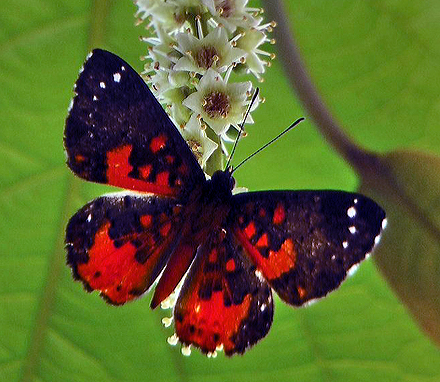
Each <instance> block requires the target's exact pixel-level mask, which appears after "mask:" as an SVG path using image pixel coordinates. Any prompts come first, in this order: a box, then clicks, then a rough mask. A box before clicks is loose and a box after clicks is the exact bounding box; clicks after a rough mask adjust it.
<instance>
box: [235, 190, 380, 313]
mask: <svg viewBox="0 0 440 382" xmlns="http://www.w3.org/2000/svg"><path fill="white" fill-rule="evenodd" d="M229 219H230V224H231V225H232V226H233V227H234V229H233V232H234V234H235V236H236V237H237V238H238V240H239V242H240V243H241V244H242V245H243V247H244V249H245V251H246V253H247V255H248V256H249V257H250V258H251V260H252V261H253V262H254V264H255V265H256V267H257V269H258V270H259V271H260V272H261V273H262V274H263V276H264V278H265V279H266V280H267V281H268V283H269V284H270V285H271V287H272V288H274V290H275V291H276V292H277V293H278V295H279V296H280V297H281V298H282V299H283V300H284V301H285V302H287V303H289V304H292V305H297V306H299V305H302V304H304V303H305V302H307V301H309V300H312V299H315V298H319V297H323V296H325V295H326V294H327V293H329V292H330V291H332V290H333V289H335V288H337V287H338V286H339V285H340V283H341V282H342V281H343V280H344V278H345V277H346V276H347V273H348V272H349V270H350V269H352V267H353V266H354V265H356V264H357V263H359V262H360V261H362V260H363V259H365V257H366V255H367V254H368V253H369V252H371V250H372V248H373V246H374V245H375V243H376V242H377V241H378V238H379V235H380V232H381V230H382V225H383V223H384V219H385V213H384V211H383V210H382V209H381V208H380V207H379V206H378V205H377V204H376V203H375V202H374V201H372V200H371V199H369V198H367V197H365V196H363V195H359V194H353V193H347V192H342V191H266V192H251V193H243V194H238V195H235V196H233V198H232V208H231V214H230V217H229Z"/></svg>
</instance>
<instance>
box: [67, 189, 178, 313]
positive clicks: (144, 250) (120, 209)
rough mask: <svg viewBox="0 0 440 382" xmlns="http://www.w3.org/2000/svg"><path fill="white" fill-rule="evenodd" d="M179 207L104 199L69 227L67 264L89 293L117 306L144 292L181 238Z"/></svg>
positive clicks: (163, 202)
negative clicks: (97, 292) (93, 291)
mask: <svg viewBox="0 0 440 382" xmlns="http://www.w3.org/2000/svg"><path fill="white" fill-rule="evenodd" d="M179 219H180V207H177V206H173V205H172V204H170V203H169V201H167V200H162V199H158V198H147V197H145V198H142V197H134V196H129V195H126V196H123V197H116V196H115V197H102V198H98V199H96V200H94V201H92V202H91V203H89V204H87V205H86V206H84V207H83V208H82V209H81V210H80V211H78V212H77V213H76V214H75V215H74V216H73V217H72V219H71V220H70V222H69V224H68V226H67V234H66V243H67V249H68V263H69V265H70V266H71V267H72V270H73V273H74V276H75V277H76V278H78V279H80V280H82V281H83V283H84V285H85V286H86V288H87V289H88V290H90V291H91V290H99V291H100V292H101V295H102V296H103V297H104V298H105V299H106V300H107V301H109V302H110V303H112V304H115V305H120V304H124V303H125V302H127V301H130V300H132V299H134V298H136V297H138V296H140V295H141V294H142V293H144V292H145V291H146V290H147V289H148V288H149V287H150V286H151V284H152V283H153V282H154V280H155V279H156V278H157V276H158V275H159V273H160V272H161V271H162V269H163V267H164V266H165V263H166V262H167V260H168V258H169V256H170V253H171V252H172V250H173V249H174V247H175V245H176V242H177V241H178V238H179V227H180V221H179Z"/></svg>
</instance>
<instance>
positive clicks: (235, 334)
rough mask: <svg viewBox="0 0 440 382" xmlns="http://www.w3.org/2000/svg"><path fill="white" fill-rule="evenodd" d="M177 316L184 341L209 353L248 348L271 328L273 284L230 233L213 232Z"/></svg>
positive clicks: (189, 277) (187, 283) (192, 272)
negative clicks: (259, 272) (267, 280)
mask: <svg viewBox="0 0 440 382" xmlns="http://www.w3.org/2000/svg"><path fill="white" fill-rule="evenodd" d="M174 318H175V323H176V324H175V325H176V334H177V336H178V337H179V340H180V341H181V342H182V343H184V344H186V345H194V346H196V347H198V348H200V349H201V350H202V351H203V352H204V353H209V352H214V351H215V350H216V349H217V348H219V347H220V348H223V349H224V351H225V353H226V354H227V355H232V354H234V353H243V352H244V351H245V350H246V348H248V347H249V346H251V345H253V344H254V343H256V342H257V341H258V340H260V339H261V338H263V337H264V336H265V335H266V334H267V332H268V331H269V329H270V326H271V324H272V318H273V300H272V294H271V290H270V288H269V286H268V285H267V283H266V282H265V281H264V280H263V279H261V278H258V277H257V276H256V274H255V266H253V265H252V263H251V262H250V261H249V259H248V258H247V256H246V255H245V254H244V253H243V249H242V247H241V246H240V245H239V244H237V243H235V242H234V239H233V238H232V237H231V236H225V234H224V231H221V232H219V233H217V234H215V233H213V234H212V235H211V236H210V239H208V240H207V242H206V243H204V244H202V246H201V248H200V249H199V252H198V253H197V256H196V259H195V260H194V262H193V264H192V265H191V268H190V271H189V273H188V275H187V277H186V279H185V282H184V285H183V287H182V290H181V291H180V294H179V298H178V300H177V303H176V307H175V311H174Z"/></svg>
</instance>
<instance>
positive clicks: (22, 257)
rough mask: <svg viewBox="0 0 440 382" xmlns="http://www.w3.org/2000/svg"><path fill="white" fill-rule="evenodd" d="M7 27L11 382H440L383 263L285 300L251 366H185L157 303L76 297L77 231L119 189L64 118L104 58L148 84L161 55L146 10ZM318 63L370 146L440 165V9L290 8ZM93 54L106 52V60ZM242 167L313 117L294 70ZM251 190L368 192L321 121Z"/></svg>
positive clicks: (224, 362)
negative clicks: (85, 75)
mask: <svg viewBox="0 0 440 382" xmlns="http://www.w3.org/2000/svg"><path fill="white" fill-rule="evenodd" d="M2 5H3V7H2V11H1V12H0V381H7V382H9V381H23V382H24V381H25V382H28V381H36V382H37V381H38V382H39V381H78V382H83V381H103V382H104V381H105V382H106V381H112V382H115V381H182V382H186V381H194V382H196V381H209V382H210V381H212V382H214V381H219V382H220V381H222V382H224V381H252V382H257V381H267V380H271V381H273V382H274V381H326V382H327V381H335V382H338V381H414V382H416V381H417V382H418V381H420V382H421V381H423V382H428V381H429V382H434V381H439V380H440V352H439V350H438V348H436V347H435V346H434V345H433V343H432V342H431V341H430V340H429V339H428V337H426V336H425V335H424V334H423V333H422V331H421V330H420V329H419V327H418V326H417V324H416V323H415V322H414V321H413V319H412V318H411V316H410V315H409V314H408V313H407V309H406V307H405V305H404V304H402V303H401V302H399V300H398V298H397V297H396V296H395V294H394V292H393V291H392V290H391V289H390V287H389V286H388V284H387V283H386V282H385V281H384V279H383V277H382V276H381V273H380V272H379V271H378V270H377V268H376V266H375V264H374V262H373V261H372V260H371V259H370V260H368V261H366V262H365V263H363V265H362V266H361V267H360V268H359V270H358V272H357V273H356V274H355V275H354V276H353V277H351V278H349V279H348V280H347V281H346V282H345V283H344V284H343V285H342V287H341V288H340V289H338V290H337V291H336V292H334V293H332V294H331V295H330V296H329V297H328V298H325V299H323V300H322V301H319V302H318V303H316V304H314V305H312V306H310V307H307V308H302V309H293V308H291V307H288V306H286V305H284V304H283V303H281V302H280V301H279V300H278V299H277V301H276V307H275V317H274V323H273V326H272V329H271V331H270V333H269V335H268V336H267V337H266V338H265V339H264V340H262V341H261V343H259V344H257V345H256V346H255V347H254V348H252V349H250V350H249V351H248V352H247V353H246V354H245V355H244V356H243V357H239V356H238V357H234V358H232V359H226V358H225V357H224V356H223V354H220V355H219V356H218V357H217V358H216V359H214V360H213V359H207V358H205V357H204V356H202V355H201V354H199V352H198V351H196V350H194V351H193V352H192V354H191V356H190V357H183V356H182V355H181V354H180V350H179V349H178V347H171V346H170V345H168V344H167V342H166V338H167V337H168V336H170V335H171V334H172V329H171V328H169V329H165V328H163V326H162V325H161V318H162V317H164V316H170V314H171V313H170V312H169V311H161V310H160V309H158V310H156V311H151V310H150V309H149V299H150V297H149V296H145V297H144V298H142V299H139V300H138V301H136V302H133V303H131V304H128V305H126V306H123V307H110V306H108V305H106V304H105V303H104V302H103V301H102V300H101V299H100V298H99V297H98V296H97V295H96V294H86V293H85V292H84V291H83V289H82V286H81V284H79V283H76V282H73V281H72V278H71V275H70V270H69V269H68V267H67V266H65V265H64V263H65V254H64V249H63V246H64V244H63V240H64V227H65V224H66V222H67V220H68V218H69V217H70V216H71V215H72V214H73V213H74V212H75V211H76V210H77V209H78V208H79V207H81V206H82V205H83V204H84V203H85V202H87V201H88V200H90V199H92V198H94V197H96V196H99V195H101V194H102V193H104V192H108V191H109V188H108V187H104V186H97V185H93V184H89V183H86V182H84V181H81V180H79V179H76V178H74V176H73V175H72V174H71V173H70V172H69V170H68V169H67V167H66V166H65V154H64V151H63V144H62V139H63V129H64V120H65V118H66V115H67V106H68V105H69V102H70V99H71V98H72V95H73V93H72V87H73V84H74V82H75V80H76V78H77V75H78V70H79V68H80V67H81V65H82V63H83V61H84V59H85V56H86V55H87V53H88V51H89V50H90V48H91V47H95V44H96V45H99V47H101V48H106V49H108V50H111V51H113V52H115V53H116V54H118V55H120V56H121V57H123V58H124V59H125V60H126V61H128V62H129V63H130V64H131V65H132V66H133V67H134V68H136V69H137V70H138V71H141V70H142V63H141V61H140V60H139V57H140V56H141V55H145V52H146V45H145V44H143V43H141V42H140V41H139V36H140V35H144V34H145V30H144V29H143V27H137V28H136V27H134V18H133V14H134V13H135V10H136V9H135V7H134V5H133V4H132V3H131V2H130V1H122V0H113V1H99V0H97V1H76V2H73V1H55V0H41V1H38V0H31V1H28V0H26V1H25V0H15V1H13V2H6V1H3V2H2ZM287 8H288V14H289V18H290V20H291V21H292V26H293V28H294V31H295V34H296V37H297V40H298V43H299V47H300V49H301V52H302V54H303V58H304V61H305V62H306V65H307V67H308V68H309V70H310V73H311V76H312V78H313V80H314V81H315V82H316V84H317V86H318V88H319V89H320V92H321V94H322V95H323V97H324V99H325V100H326V102H327V103H328V106H329V108H330V109H331V110H332V111H333V112H334V115H336V116H337V118H338V119H339V120H340V121H342V122H343V125H344V126H345V127H346V128H347V132H348V134H350V135H351V136H352V137H353V139H354V140H355V141H356V142H358V143H359V144H361V145H362V146H364V147H366V148H368V149H371V150H375V151H378V152H387V151H391V150H395V149H400V148H412V149H421V150H425V151H428V152H430V153H434V154H439V153H440V138H439V134H438V132H439V128H438V120H439V117H440V102H439V84H440V71H439V66H438V62H439V53H440V22H439V20H440V3H439V2H438V1H434V0H431V1H429V0H422V1H419V2H414V1H406V0H400V1H396V0H382V1H381V0H377V1H375V0H336V1H331V2H330V1H325V2H324V1H317V0H296V1H292V2H289V4H288V7H287ZM92 45H93V46H92ZM264 77H265V82H264V83H262V84H261V85H259V86H260V87H261V94H262V96H264V97H265V98H266V102H265V103H264V104H262V105H261V106H260V107H259V108H258V110H257V111H256V112H255V113H254V114H253V117H254V119H255V121H256V123H255V124H254V125H253V126H250V127H248V132H249V136H248V137H247V138H246V139H244V140H243V141H242V143H240V145H239V148H238V152H237V156H236V158H235V161H236V163H238V161H239V160H240V159H242V158H244V157H246V156H247V155H249V154H250V153H251V152H253V151H254V150H255V149H256V148H258V147H260V146H261V145H262V144H264V143H265V142H267V141H268V140H269V139H270V138H272V137H273V136H274V135H276V134H277V133H278V132H280V131H281V130H282V129H283V128H284V127H286V126H288V125H289V124H290V123H291V122H293V121H294V120H295V119H296V118H298V117H300V116H303V115H304V114H305V113H304V111H303V110H302V109H301V106H300V104H299V102H298V101H297V99H296V97H295V95H294V93H293V92H292V90H291V89H290V87H289V84H288V81H287V80H286V78H285V77H284V75H283V72H282V70H281V65H280V63H279V62H278V61H277V60H275V61H274V62H273V65H272V68H270V69H269V70H268V71H267V73H266V75H265V76H264ZM236 179H237V182H238V184H239V185H240V186H245V187H247V188H249V189H250V190H260V189H306V188H337V189H344V190H355V189H356V187H357V185H358V179H357V178H356V176H355V174H354V173H353V172H352V171H351V169H350V167H349V166H348V165H347V164H346V163H344V161H343V160H342V159H341V158H340V157H338V156H337V155H336V154H335V153H334V152H333V151H332V149H331V148H330V147H329V146H328V145H327V144H326V142H325V141H324V140H323V139H322V138H321V136H320V135H319V134H318V133H317V132H316V130H315V128H314V126H313V124H312V122H311V121H310V120H307V121H306V122H304V123H303V124H301V127H299V128H297V129H295V130H294V131H292V132H290V133H289V134H288V136H286V137H284V138H283V139H281V140H279V141H278V142H277V143H276V144H274V145H272V146H271V147H270V148H268V149H266V150H265V151H264V152H263V153H261V154H260V155H259V156H257V157H256V158H254V159H252V160H251V161H249V162H248V163H247V164H246V165H245V166H243V167H242V168H241V169H240V170H239V171H237V173H236Z"/></svg>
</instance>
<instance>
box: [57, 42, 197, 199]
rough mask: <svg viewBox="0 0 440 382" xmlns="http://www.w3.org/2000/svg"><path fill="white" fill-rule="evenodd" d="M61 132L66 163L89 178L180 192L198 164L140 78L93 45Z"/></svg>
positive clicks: (189, 187) (167, 192)
mask: <svg viewBox="0 0 440 382" xmlns="http://www.w3.org/2000/svg"><path fill="white" fill-rule="evenodd" d="M75 92H76V96H75V97H74V99H73V103H72V106H71V108H70V111H69V115H68V117H67V120H66V128H65V132H64V145H65V148H66V151H67V155H68V160H67V164H68V166H69V167H70V168H71V170H72V171H73V172H74V173H75V174H76V175H78V176H80V177H82V178H84V179H86V180H89V181H93V182H98V183H108V184H111V185H114V186H118V187H122V188H126V189H133V190H137V191H145V192H151V193H156V194H160V195H165V196H175V197H179V196H182V195H183V194H186V193H187V192H188V190H192V188H193V186H194V185H195V184H198V183H200V182H203V181H205V177H204V174H203V171H202V169H201V168H200V166H199V164H198V162H197V160H196V158H195V157H194V155H193V154H192V152H191V151H190V149H189V148H188V145H187V144H186V143H185V141H184V140H183V138H182V137H181V135H180V133H179V132H178V130H177V129H176V128H175V126H174V125H173V123H172V122H171V120H170V119H169V117H168V116H167V114H166V113H165V111H164V110H163V108H162V107H161V106H160V104H159V103H158V102H157V100H156V99H155V97H154V96H153V94H152V93H151V92H150V90H149V89H148V86H147V85H146V84H145V82H144V81H143V80H142V78H141V77H140V76H139V75H138V74H137V73H136V72H135V70H134V69H132V68H131V66H130V65H128V64H127V63H126V62H125V61H124V60H122V59H121V58H119V57H118V56H116V55H114V54H113V53H110V52H107V51H104V50H100V49H95V50H94V51H93V52H92V53H91V54H90V56H89V57H88V59H87V61H86V62H85V64H84V67H83V70H82V71H81V72H80V75H79V78H78V80H77V82H76V85H75Z"/></svg>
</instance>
